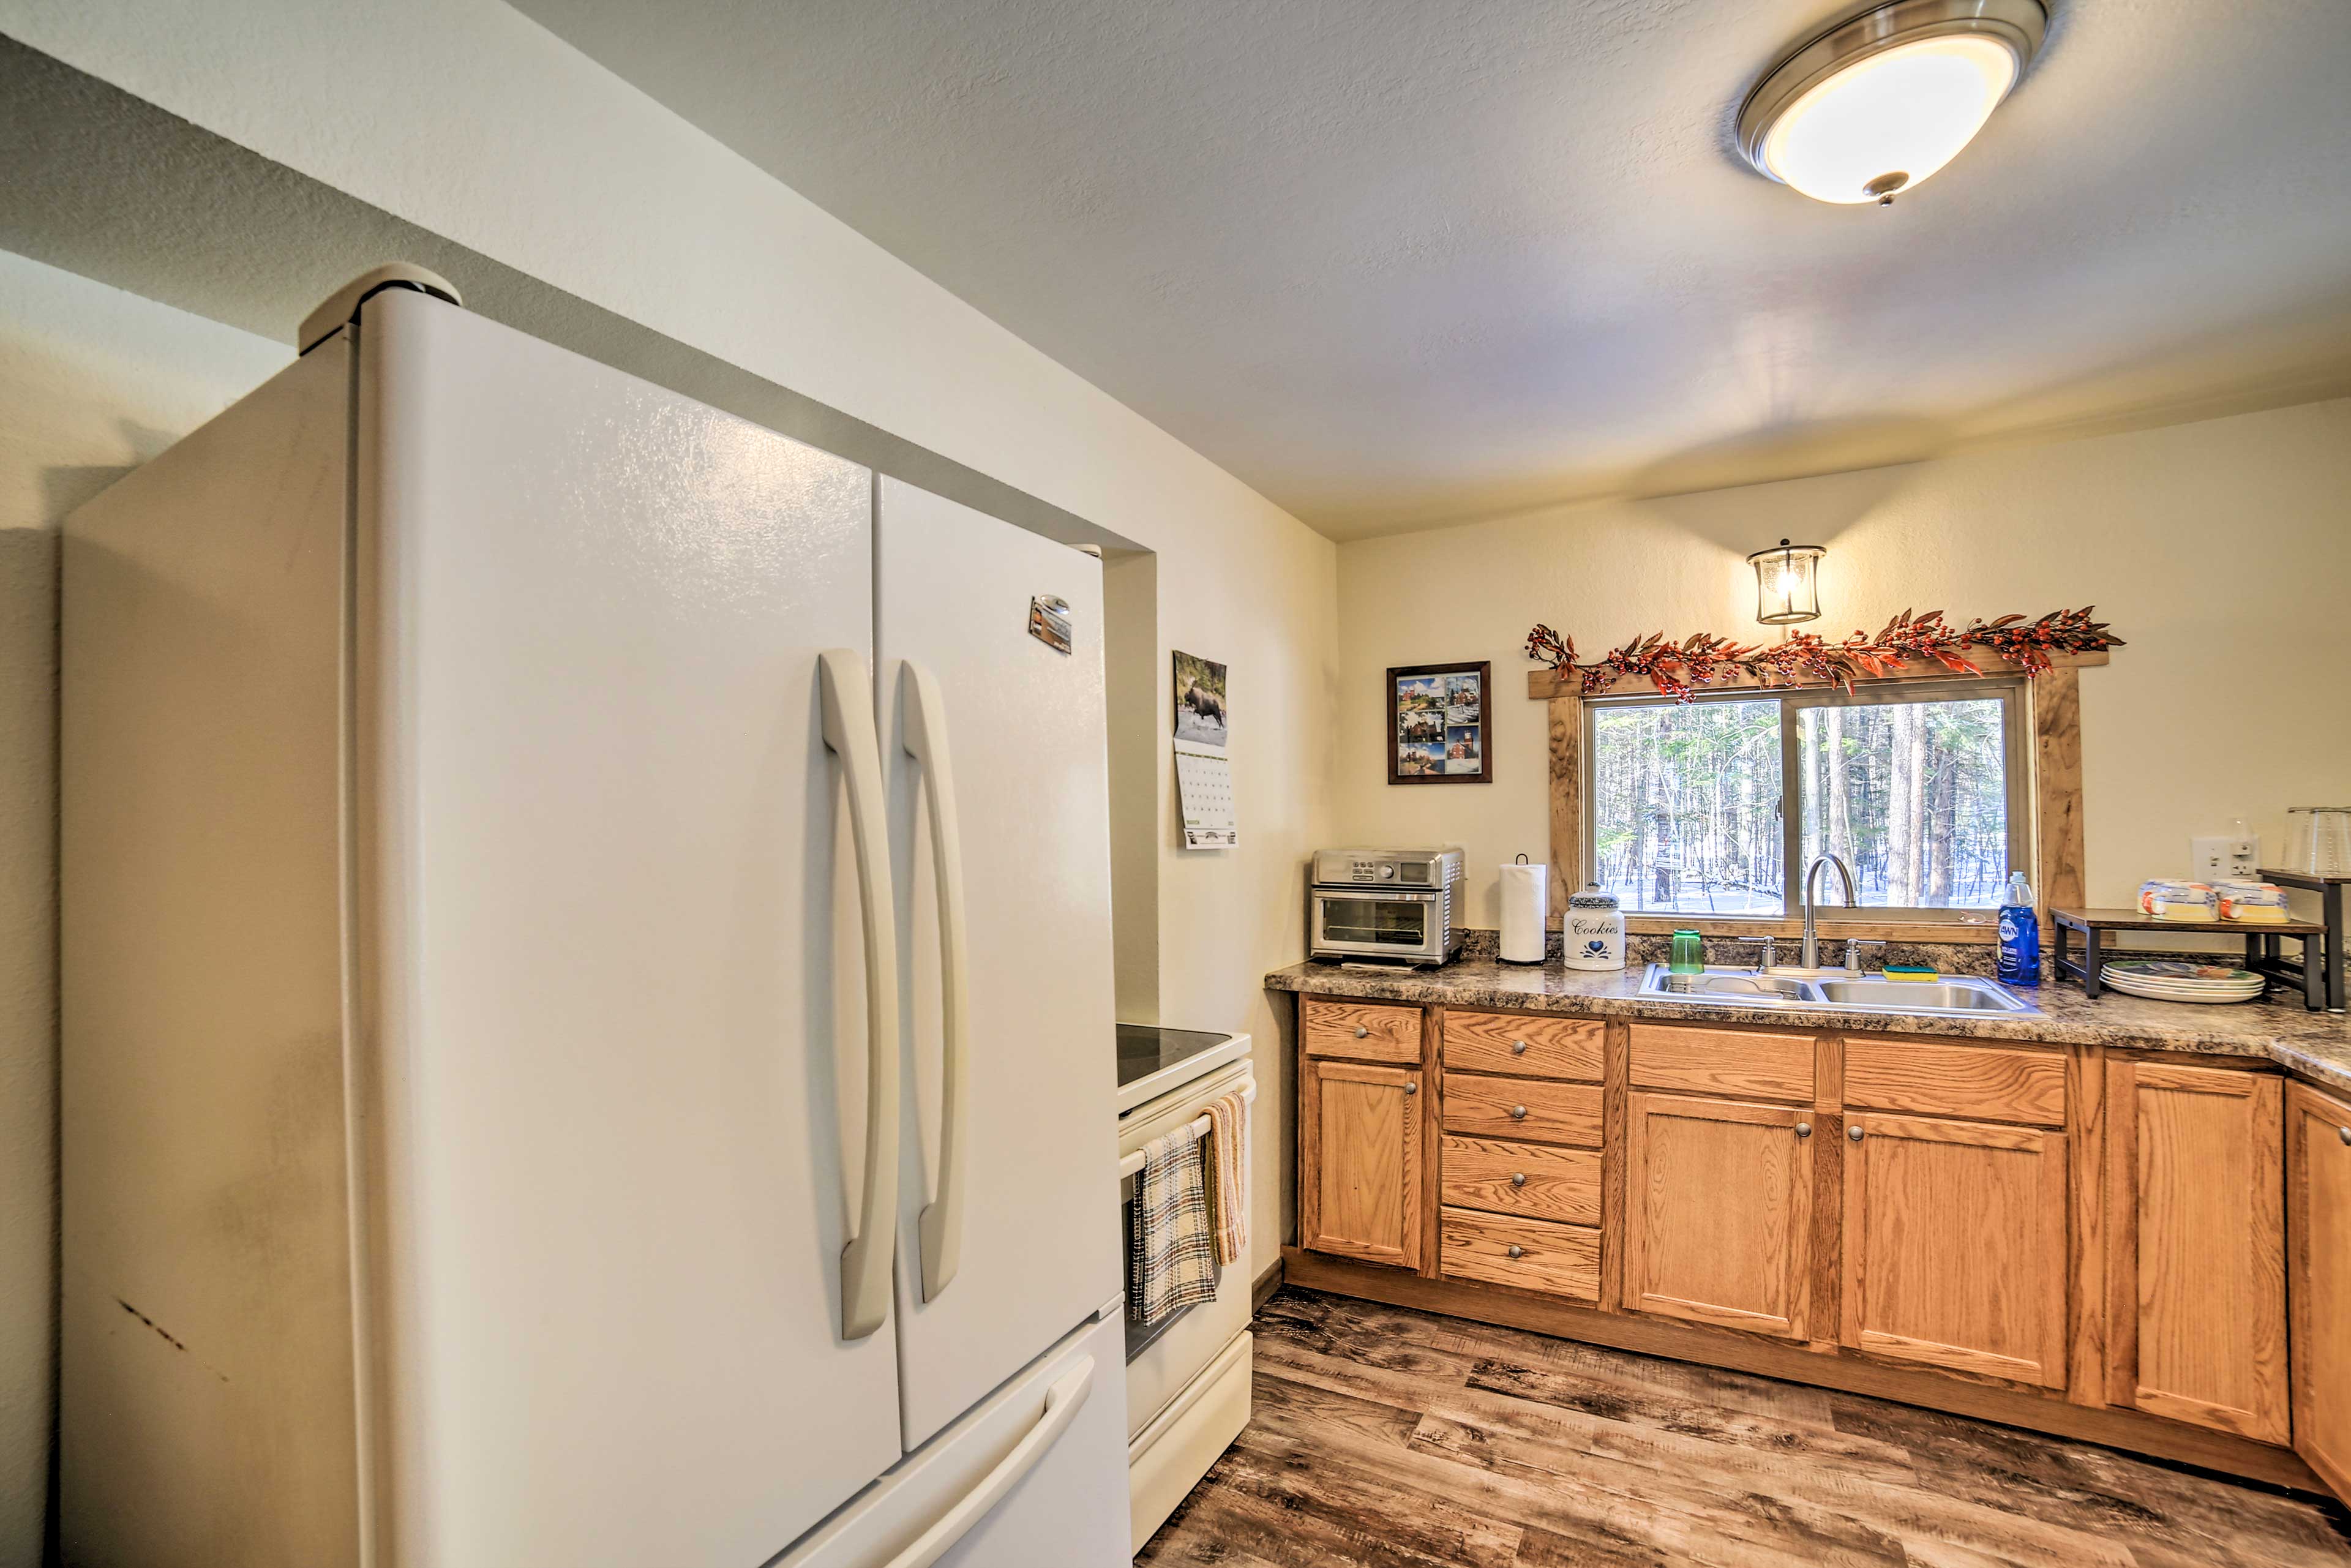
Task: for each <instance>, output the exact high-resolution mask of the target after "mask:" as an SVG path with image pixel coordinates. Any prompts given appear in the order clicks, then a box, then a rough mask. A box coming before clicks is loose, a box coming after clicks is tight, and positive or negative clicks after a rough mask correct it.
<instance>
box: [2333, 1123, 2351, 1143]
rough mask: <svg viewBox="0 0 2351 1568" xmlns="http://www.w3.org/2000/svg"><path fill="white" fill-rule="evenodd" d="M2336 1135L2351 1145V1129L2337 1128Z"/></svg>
mask: <svg viewBox="0 0 2351 1568" xmlns="http://www.w3.org/2000/svg"><path fill="white" fill-rule="evenodd" d="M2335 1136H2336V1137H2338V1138H2340V1139H2342V1140H2343V1141H2344V1142H2345V1143H2346V1144H2351V1127H2337V1128H2335Z"/></svg>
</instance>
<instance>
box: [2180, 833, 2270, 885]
mask: <svg viewBox="0 0 2351 1568" xmlns="http://www.w3.org/2000/svg"><path fill="white" fill-rule="evenodd" d="M2188 847H2189V851H2190V859H2191V864H2190V866H2189V875H2190V876H2192V877H2194V878H2195V879H2196V880H2197V881H2198V882H2220V881H2222V880H2224V879H2226V878H2230V877H2250V876H2252V874H2253V867H2254V866H2255V865H2257V864H2258V863H2260V861H2261V852H2262V841H2261V840H2260V839H2259V838H2251V839H2232V838H2230V837H2228V836H2226V835H2225V834H2221V835H2215V836H2214V837H2211V838H2209V839H2190V840H2189V841H2188Z"/></svg>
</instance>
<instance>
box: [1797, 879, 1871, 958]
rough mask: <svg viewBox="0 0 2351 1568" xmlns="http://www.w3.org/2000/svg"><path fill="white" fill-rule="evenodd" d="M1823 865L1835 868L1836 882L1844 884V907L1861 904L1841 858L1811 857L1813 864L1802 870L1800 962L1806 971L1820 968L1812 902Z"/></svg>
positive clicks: (1817, 890) (1819, 941) (1818, 940)
mask: <svg viewBox="0 0 2351 1568" xmlns="http://www.w3.org/2000/svg"><path fill="white" fill-rule="evenodd" d="M1824 865H1833V866H1834V867H1836V873H1837V880H1838V881H1839V882H1842V883H1844V903H1845V907H1846V908H1848V909H1852V908H1855V907H1857V906H1858V905H1859V904H1860V903H1861V900H1860V899H1859V898H1858V897H1856V896H1855V894H1854V891H1853V869H1852V868H1851V867H1850V866H1848V865H1846V864H1845V863H1844V859H1843V858H1842V857H1840V856H1837V855H1833V854H1828V855H1816V856H1814V857H1813V863H1812V864H1811V865H1809V866H1806V867H1805V868H1804V952H1803V958H1802V963H1803V966H1804V967H1805V968H1807V969H1817V968H1819V967H1821V939H1820V935H1819V932H1818V930H1817V928H1816V927H1815V925H1814V919H1813V917H1814V915H1815V914H1816V913H1817V911H1816V910H1815V908H1814V902H1815V901H1816V900H1817V899H1818V898H1819V897H1820V891H1821V867H1823V866H1824ZM1849 956H1850V955H1848V957H1849Z"/></svg>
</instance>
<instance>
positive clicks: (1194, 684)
mask: <svg viewBox="0 0 2351 1568" xmlns="http://www.w3.org/2000/svg"><path fill="white" fill-rule="evenodd" d="M1228 722H1229V721H1228V717H1227V715H1226V711H1225V667H1224V666H1223V665H1222V664H1212V663H1210V662H1209V661H1208V660H1207V659H1203V658H1199V657H1197V656H1196V655H1194V654H1191V653H1177V654H1176V655H1175V738H1176V739H1178V740H1188V741H1190V742H1191V743H1192V744H1193V745H1195V746H1215V747H1221V746H1223V745H1224V744H1225V737H1226V734H1227V725H1228Z"/></svg>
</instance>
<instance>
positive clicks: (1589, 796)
mask: <svg viewBox="0 0 2351 1568" xmlns="http://www.w3.org/2000/svg"><path fill="white" fill-rule="evenodd" d="M2015 695H2016V694H2015V693H2014V692H2013V691H2012V690H2009V689H2005V688H2003V687H2001V686H2000V685H1996V684H1994V683H1991V682H1969V683H1965V684H1964V685H1962V684H1960V683H1951V684H1949V685H1941V684H1938V686H1937V688H1936V689H1935V690H1934V691H1933V692H1932V694H1931V695H1929V694H1926V693H1921V692H1919V691H1917V688H1915V687H1913V688H1911V689H1909V690H1907V691H1902V690H1878V691H1871V692H1865V694H1864V695H1859V696H1851V695H1844V694H1841V693H1836V692H1833V691H1817V690H1805V691H1796V692H1785V693H1779V694H1774V695H1771V696H1768V697H1767V696H1756V695H1740V696H1738V697H1730V696H1723V697H1706V698H1700V699H1699V700H1698V701H1695V702H1690V703H1679V704H1677V703H1672V702H1663V701H1661V702H1651V703H1614V704H1610V703H1595V704H1593V706H1591V708H1590V710H1589V712H1590V725H1591V728H1590V740H1591V745H1590V748H1589V753H1588V755H1589V757H1590V764H1589V766H1590V769H1591V771H1590V775H1589V777H1588V779H1587V781H1586V782H1587V786H1588V788H1587V791H1586V794H1585V800H1587V801H1588V802H1589V803H1590V804H1589V810H1590V821H1591V832H1592V841H1591V845H1590V852H1591V864H1592V866H1593V873H1592V874H1593V879H1594V880H1596V881H1597V882H1598V883H1600V884H1601V886H1602V887H1604V888H1605V889H1607V890H1608V891H1609V892H1611V893H1614V894H1616V896H1617V897H1618V899H1620V900H1621V901H1622V902H1623V904H1624V906H1625V908H1626V909H1628V910H1635V911H1648V912H1655V913H1661V914H1674V915H1729V916H1750V917H1758V918H1761V917H1770V916H1776V915H1784V914H1787V913H1789V912H1790V910H1791V909H1792V907H1793V906H1794V904H1796V902H1797V897H1798V894H1797V892H1796V886H1795V884H1796V883H1797V881H1798V879H1799V878H1800V877H1801V876H1802V870H1803V867H1804V866H1805V865H1806V864H1807V863H1809V862H1811V861H1812V860H1813V857H1814V856H1816V855H1819V854H1821V853H1823V852H1834V853H1835V854H1837V855H1839V856H1841V857H1843V859H1844V861H1845V862H1846V863H1847V864H1849V865H1850V866H1852V868H1853V872H1854V878H1855V883H1857V886H1858V893H1859V896H1860V902H1861V904H1863V905H1864V906H1865V907H1867V908H1871V909H1878V910H1906V911H1913V912H1932V911H1959V910H1973V909H1991V908H1994V907H1996V906H1997V905H1998V904H1999V903H2000V898H2001V889H2002V887H2003V886H2004V885H2005V883H2006V882H2007V880H2008V873H2009V871H2010V870H2011V867H2012V866H2013V865H2015V864H2019V863H2022V854H2023V846H2022V810H2021V807H2020V805H2019V801H2020V799H2021V796H2020V793H2019V791H2020V790H2021V789H2022V786H2023V779H2022V737H2021V736H2020V735H2019V734H2018V733H2017V726H2018V725H2019V724H2020V723H2021V717H2020V714H2021V705H2020V704H2019V703H2018V702H2017V701H2016V700H2015ZM1783 806H1785V807H1787V808H1789V809H1792V810H1794V812H1795V814H1796V819H1797V820H1796V822H1795V824H1794V826H1793V831H1791V829H1790V824H1789V823H1788V822H1787V821H1786V820H1785V818H1784V817H1783V815H1782V809H1783ZM1791 855H1792V856H1793V858H1794V863H1793V864H1791V863H1790V857H1791ZM1927 917H1928V918H1932V917H1933V916H1932V915H1931V914H1929V915H1928V916H1927Z"/></svg>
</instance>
